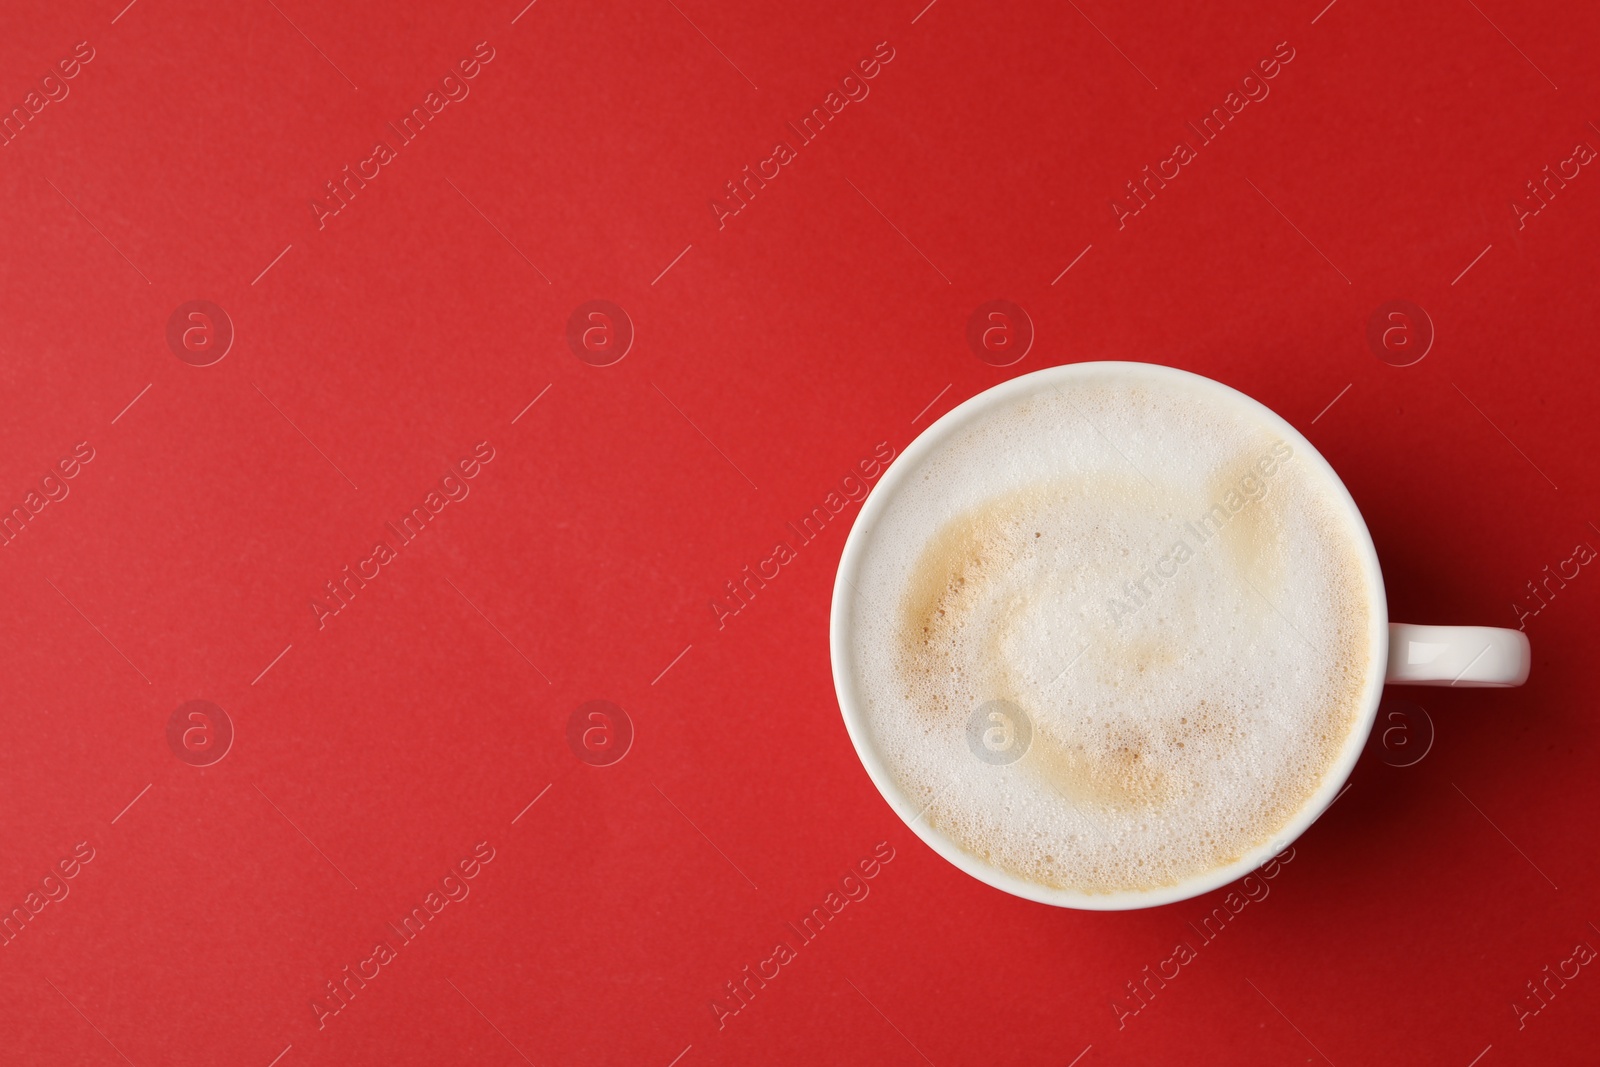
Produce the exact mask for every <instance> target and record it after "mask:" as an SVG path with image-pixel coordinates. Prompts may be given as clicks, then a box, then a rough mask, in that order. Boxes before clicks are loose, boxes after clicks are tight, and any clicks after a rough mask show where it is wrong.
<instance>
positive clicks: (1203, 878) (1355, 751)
mask: <svg viewBox="0 0 1600 1067" xmlns="http://www.w3.org/2000/svg"><path fill="white" fill-rule="evenodd" d="M1107 371H1122V372H1124V373H1129V374H1138V375H1146V376H1149V377H1151V378H1158V379H1163V380H1166V381H1178V382H1183V383H1186V384H1187V385H1188V386H1190V387H1192V388H1194V389H1196V390H1197V391H1199V392H1200V393H1202V394H1209V395H1211V396H1216V397H1221V398H1223V399H1225V400H1228V401H1230V402H1233V403H1243V404H1244V405H1246V407H1247V409H1249V410H1252V411H1253V412H1254V413H1255V414H1256V415H1257V416H1259V418H1260V419H1261V421H1262V422H1263V424H1265V425H1267V426H1269V427H1271V428H1273V429H1275V430H1276V431H1277V432H1278V433H1279V435H1280V436H1281V437H1282V438H1283V439H1284V440H1285V441H1287V442H1288V443H1289V444H1290V445H1291V446H1292V447H1294V448H1295V449H1302V450H1304V451H1303V452H1302V455H1303V456H1304V457H1305V458H1306V459H1307V460H1308V461H1309V462H1311V463H1312V464H1313V465H1314V466H1316V467H1317V468H1318V470H1319V471H1320V472H1321V473H1322V474H1323V475H1324V476H1325V477H1326V478H1327V484H1328V486H1329V489H1330V492H1331V493H1332V496H1333V498H1334V499H1335V500H1337V501H1338V502H1340V503H1341V504H1343V505H1344V508H1345V509H1346V512H1347V514H1348V518H1349V520H1350V521H1351V523H1352V525H1353V528H1354V529H1355V530H1356V531H1357V533H1358V534H1359V536H1358V538H1357V541H1358V544H1357V546H1356V547H1357V552H1358V554H1359V555H1360V557H1361V564H1362V568H1363V570H1364V571H1365V577H1366V580H1367V583H1368V584H1367V588H1368V590H1369V596H1370V603H1369V604H1368V611H1369V627H1370V633H1369V645H1368V660H1367V662H1368V668H1367V678H1366V681H1365V684H1364V685H1363V687H1362V699H1361V705H1360V706H1361V711H1360V714H1359V715H1358V717H1357V720H1356V722H1355V723H1354V724H1352V726H1351V728H1350V732H1349V734H1348V735H1347V736H1346V738H1345V742H1344V745H1343V747H1342V748H1341V749H1340V751H1339V753H1338V755H1337V756H1336V757H1335V758H1334V759H1333V760H1332V761H1331V762H1330V763H1329V764H1328V769H1327V771H1326V772H1325V774H1324V776H1323V780H1322V783H1321V784H1320V785H1319V786H1318V787H1317V788H1316V790H1314V791H1313V792H1312V794H1311V795H1310V796H1309V797H1308V798H1307V799H1306V800H1305V802H1304V803H1303V804H1302V805H1301V806H1300V808H1299V809H1298V810H1297V811H1296V812H1295V814H1294V815H1293V816H1292V817H1291V818H1290V819H1289V820H1288V821H1287V822H1286V823H1285V824H1284V825H1283V826H1282V828H1281V829H1280V830H1279V831H1278V833H1277V834H1275V835H1274V836H1273V837H1272V838H1271V839H1270V840H1269V841H1266V842H1263V843H1262V844H1260V845H1257V846H1256V847H1255V848H1252V849H1250V850H1248V851H1247V852H1245V853H1244V854H1243V855H1242V856H1240V857H1239V858H1238V859H1237V860H1235V861H1233V862H1232V863H1229V864H1225V865H1224V866H1221V867H1215V868H1212V869H1210V870H1208V871H1205V872H1202V873H1201V874H1199V875H1196V876H1195V877H1193V878H1190V879H1186V880H1185V881H1182V882H1179V883H1177V884H1175V885H1171V886H1160V887H1157V888H1154V889H1131V890H1117V891H1115V892H1110V893H1086V892H1083V891H1082V890H1077V889H1061V888H1057V887H1054V886H1047V885H1041V884H1039V883H1037V882H1031V881H1029V880H1027V879H1025V878H1022V877H1020V876H1018V875H1015V874H1012V873H1011V872H1009V871H1006V870H1002V869H1001V868H999V867H997V866H994V865H993V864H991V863H989V862H987V861H985V860H982V859H980V858H979V857H977V856H974V855H972V854H971V853H969V852H967V851H966V850H965V849H963V848H962V847H961V846H960V845H958V844H957V843H956V842H955V841H954V839H952V838H950V837H948V836H946V835H945V834H943V833H942V832H940V831H937V830H935V829H933V828H932V827H930V826H928V825H927V824H926V823H924V822H922V821H921V814H922V812H921V811H920V810H919V809H918V808H917V806H916V805H915V804H913V803H911V801H910V799H909V798H908V797H907V796H906V795H905V793H904V791H903V790H902V789H901V788H900V786H899V784H898V783H897V782H896V781H895V780H894V777H893V775H891V774H890V773H889V769H888V767H887V765H886V764H885V763H884V760H883V758H882V756H881V755H879V753H878V751H877V748H876V746H875V745H874V744H873V740H872V734H871V729H870V727H869V726H868V725H867V723H866V720H865V716H864V714H863V712H862V710H861V705H860V701H859V700H858V699H857V697H856V692H855V690H856V680H855V675H854V672H853V670H852V669H851V667H852V663H853V659H852V655H851V649H850V628H851V622H852V620H851V615H852V608H853V601H852V599H851V595H852V594H853V592H854V585H853V583H854V580H855V578H856V576H857V574H858V572H859V571H860V569H861V561H862V559H863V557H864V556H865V554H866V550H867V542H868V539H869V538H870V536H871V534H872V531H873V530H874V528H875V527H876V526H877V524H878V521H879V519H880V518H881V516H882V514H883V512H884V510H885V509H886V508H887V507H888V506H889V503H890V501H891V500H892V498H893V497H894V495H895V492H896V491H897V489H898V488H899V487H900V485H901V484H902V483H903V482H904V481H905V479H906V477H908V472H911V471H913V470H914V469H915V468H916V467H917V466H918V465H919V464H920V463H921V461H922V460H923V459H924V458H926V457H927V456H928V455H929V454H931V453H932V452H934V451H935V450H936V449H937V448H939V447H940V446H942V445H943V444H944V443H945V442H946V441H947V440H948V439H949V438H950V437H951V436H952V435H953V434H954V433H955V432H956V431H958V430H960V429H962V428H963V427H965V426H967V425H968V424H970V423H971V422H973V421H974V420H975V419H976V418H977V417H979V416H980V415H982V414H984V413H986V412H988V411H989V410H990V409H992V408H994V407H997V406H1000V405H1003V404H1006V403H1009V402H1011V401H1013V400H1015V399H1017V398H1018V397H1021V396H1024V395H1027V394H1029V393H1032V392H1034V391H1037V390H1040V389H1045V388H1055V387H1059V386H1062V385H1066V384H1070V383H1072V382H1074V381H1075V380H1078V379H1083V378H1088V377H1090V376H1093V375H1095V374H1099V373H1104V372H1107ZM828 629H829V658H830V661H831V665H832V669H833V681H834V691H835V694H836V696H837V698H838V701H839V711H840V714H841V715H842V716H843V718H844V724H845V730H846V731H847V732H848V733H849V735H850V741H851V744H852V745H854V746H855V750H856V755H857V757H858V758H859V759H860V760H861V764H862V766H863V767H865V768H866V771H867V775H868V777H870V778H871V780H872V783H873V785H874V786H875V787H876V788H877V790H878V792H879V794H881V795H882V796H883V798H884V800H885V801H887V802H888V804H889V806H890V807H891V808H892V809H893V810H894V813H895V814H896V815H897V816H899V818H900V820H901V822H903V823H905V825H906V826H907V827H908V828H909V829H910V830H911V831H912V832H913V833H915V834H916V835H917V836H918V837H919V838H921V839H922V841H923V843H924V844H926V845H927V846H928V847H929V848H931V849H933V850H934V851H935V852H937V853H938V854H939V855H940V856H942V857H944V859H946V860H947V861H949V862H950V863H952V864H954V865H955V866H956V867H957V868H959V869H961V870H962V871H965V872H966V873H967V874H969V875H971V876H972V877H974V878H976V879H978V880H979V881H981V882H984V883H986V884H988V885H990V886H992V887H994V888H995V889H999V890H1001V891H1003V892H1006V893H1009V894H1011V895H1012V896H1017V897H1022V898H1023V899H1025V900H1032V901H1036V902H1038V903H1041V904H1051V905H1055V906H1057V907H1067V908H1076V909H1082V910H1088V911H1126V910H1131V909H1136V908H1149V907H1158V906H1160V905H1163V904H1172V903H1176V902H1177V901H1181V900H1189V899H1191V898H1193V897H1197V896H1202V895H1204V894H1206V893H1209V892H1211V891H1212V890H1214V889H1219V888H1221V887H1222V886H1225V885H1228V884H1229V883H1231V882H1233V881H1236V880H1237V879H1239V878H1242V877H1243V876H1245V875H1247V874H1249V873H1250V872H1251V871H1253V870H1255V869H1256V868H1258V867H1260V866H1261V865H1262V864H1264V863H1266V862H1267V861H1268V860H1270V859H1272V858H1273V857H1274V856H1276V855H1278V854H1279V853H1281V852H1282V851H1283V850H1284V849H1286V848H1288V847H1289V846H1290V845H1291V844H1293V843H1294V841H1295V840H1296V839H1298V838H1299V837H1300V835H1301V834H1303V833H1304V832H1305V831H1306V830H1307V829H1308V828H1309V827H1310V826H1311V824H1312V823H1313V822H1315V821H1316V820H1317V818H1318V817H1319V816H1321V814H1322V813H1323V812H1324V811H1326V810H1327V809H1328V807H1329V806H1330V805H1331V804H1332V803H1333V802H1334V800H1336V799H1337V798H1338V796H1339V793H1340V790H1341V786H1342V785H1343V784H1344V782H1345V781H1346V780H1347V779H1348V778H1349V776H1350V772H1351V771H1352V770H1353V769H1354V767H1355V764H1356V761H1357V760H1358V759H1359V758H1360V756H1361V752H1362V750H1363V749H1364V748H1365V746H1366V742H1367V738H1368V737H1369V736H1370V734H1371V732H1372V726H1373V723H1374V721H1375V720H1376V718H1377V712H1378V705H1379V701H1380V699H1381V697H1382V693H1383V681H1384V674H1385V671H1386V668H1387V663H1388V653H1389V626H1388V602H1387V599H1386V596H1385V593H1384V586H1383V574H1382V571H1381V570H1380V567H1379V564H1378V554H1377V549H1376V547H1375V546H1374V545H1373V541H1372V534H1371V532H1370V531H1369V530H1368V529H1367V524H1366V521H1365V520H1364V519H1363V518H1362V516H1361V511H1360V509H1359V508H1357V507H1356V503H1355V500H1354V499H1353V498H1352V497H1351V496H1350V491H1349V490H1348V489H1347V488H1346V487H1345V484H1344V482H1343V481H1342V480H1341V479H1340V478H1339V475H1338V474H1337V472H1335V471H1334V469H1333V467H1332V466H1331V465H1330V464H1329V463H1328V461H1327V460H1326V459H1325V458H1324V457H1323V455H1322V453H1321V452H1319V451H1318V450H1317V449H1316V447H1315V446H1314V445H1312V443H1311V442H1310V441H1308V440H1307V439H1306V438H1305V436H1304V435H1303V434H1301V433H1300V432H1299V431H1298V430H1296V429H1295V428H1294V427H1293V426H1291V425H1290V424H1289V422H1288V420H1286V419H1284V418H1283V417H1282V416H1281V415H1279V414H1278V413H1277V412H1275V411H1273V410H1272V409H1271V408H1269V407H1267V406H1266V405H1265V404H1263V403H1261V402H1260V401H1259V400H1256V399H1255V398H1254V397H1251V396H1249V395H1248V394H1246V393H1243V392H1240V391H1239V390H1237V389H1234V388H1233V387H1232V386H1229V385H1224V384H1223V383H1221V382H1219V381H1216V380H1215V379H1212V378H1207V377H1205V376H1204V375H1201V374H1195V373H1193V372H1192V371H1186V370H1180V369H1178V368H1176V367H1169V366H1166V365H1165V364H1159V363H1142V362H1136V361H1127V360H1094V361H1086V362H1081V363H1065V364H1061V365H1058V366H1054V367H1046V368H1044V369H1042V370H1037V371H1032V372H1030V373H1028V374H1023V375H1019V376H1017V377H1015V378H1011V379H1008V380H1007V381H1004V382H1001V383H1000V384H998V385H994V386H991V387H990V388H988V389H985V390H983V391H982V392H980V393H977V394H975V395H974V396H972V397H969V398H968V399H967V400H965V401H963V402H962V403H961V404H959V405H957V406H956V407H955V408H953V409H951V410H950V411H948V412H946V413H945V414H944V415H943V416H942V417H940V418H939V419H937V420H936V421H935V422H933V424H932V425H930V426H928V427H927V428H926V429H924V430H923V431H922V432H921V433H920V434H918V435H917V437H916V438H915V439H914V440H913V441H912V442H911V443H910V444H909V445H907V446H906V448H905V450H904V451H902V452H901V453H900V455H898V456H897V457H895V459H894V460H893V462H892V463H891V464H890V466H889V468H888V469H887V470H886V471H885V472H884V473H883V475H882V476H881V477H880V478H879V479H878V482H877V484H876V485H874V486H873V488H872V491H871V493H870V494H868V496H867V498H866V500H865V501H864V502H863V503H862V505H861V510H860V511H859V512H858V513H857V515H856V518H855V522H854V523H852V524H851V527H850V534H849V537H848V538H846V540H845V546H844V550H843V552H842V554H841V555H840V557H839V569H838V572H837V574H836V575H835V578H834V585H833V601H832V605H831V607H830V611H829V627H828Z"/></svg>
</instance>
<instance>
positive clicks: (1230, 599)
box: [847, 364, 1382, 894]
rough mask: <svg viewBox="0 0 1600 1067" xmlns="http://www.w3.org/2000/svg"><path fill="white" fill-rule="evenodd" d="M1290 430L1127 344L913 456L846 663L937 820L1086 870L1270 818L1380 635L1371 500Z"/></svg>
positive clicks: (1117, 880) (867, 574) (1259, 840)
mask: <svg viewBox="0 0 1600 1067" xmlns="http://www.w3.org/2000/svg"><path fill="white" fill-rule="evenodd" d="M1283 433H1284V427H1283V426H1282V424H1281V422H1279V421H1278V420H1277V419H1276V417H1275V416H1272V415H1271V413H1270V412H1266V411H1265V409H1263V408H1261V407H1260V406H1259V405H1256V404H1255V403H1254V402H1253V401H1250V400H1248V399H1247V398H1245V397H1243V396H1241V395H1239V394H1237V393H1234V392H1232V391H1231V390H1227V389H1225V388H1223V387H1220V386H1216V385H1215V383H1210V382H1205V381H1204V380H1203V379H1198V378H1195V379H1189V378H1187V377H1184V376H1178V375H1172V374H1169V375H1151V374H1145V373H1141V372H1140V371H1139V370H1138V368H1137V365H1130V364H1112V365H1105V366H1103V367H1098V368H1096V369H1094V370H1092V371H1089V372H1086V373H1085V374H1083V375H1081V376H1079V377H1078V378H1077V379H1075V380H1073V381H1071V382H1070V383H1067V384H1063V385H1060V386H1052V385H1048V384H1043V385H1040V386H1039V387H1038V388H1036V389H1033V390H1031V391H1027V392H1024V393H1022V394H1020V395H1017V396H1013V397H1012V398H1011V399H1009V400H1008V401H1007V402H1005V403H1003V404H999V405H993V406H990V407H987V408H985V409H982V410H980V411H979V412H978V413H977V414H976V415H975V416H973V417H970V418H967V419H965V420H964V421H961V422H960V423H959V424H958V425H956V426H955V427H954V428H953V429H950V430H949V431H948V432H946V433H945V434H944V436H943V437H942V438H941V439H940V440H939V441H938V443H937V446H936V447H934V448H933V449H932V450H924V451H922V452H921V453H920V454H918V455H915V456H910V455H908V456H907V457H906V458H903V459H902V460H901V462H902V463H913V466H912V468H911V469H909V470H905V471H901V472H899V473H900V475H901V476H900V477H899V478H898V479H896V480H894V482H893V484H892V485H891V484H889V483H888V480H886V482H885V484H884V485H883V486H882V487H880V491H888V492H889V493H890V494H891V495H890V496H889V497H888V498H887V499H886V500H885V501H883V502H882V506H881V508H880V510H879V513H878V516H877V521H876V522H875V523H874V524H873V526H872V527H871V528H870V529H869V530H867V531H866V532H865V536H866V537H867V539H868V540H867V542H866V544H864V545H863V552H862V556H861V559H862V562H861V565H860V567H859V569H858V571H857V572H856V575H855V580H854V582H853V583H851V585H850V589H849V592H848V593H847V596H848V597H849V603H848V627H849V631H850V643H851V647H852V649H853V666H852V671H853V674H854V677H853V678H852V679H851V684H852V685H853V688H854V691H855V693H856V695H857V697H858V699H859V701H860V705H861V707H862V709H863V714H864V718H865V721H866V723H867V729H868V730H869V732H870V735H871V738H870V740H871V744H872V746H873V748H874V749H875V750H876V751H877V752H878V754H879V755H880V757H881V758H882V761H883V763H884V765H885V767H886V769H887V771H888V772H889V774H890V775H891V776H892V777H893V778H894V780H895V781H896V783H897V784H898V786H899V788H900V790H901V792H902V793H903V795H904V796H905V798H906V799H907V800H908V801H909V803H910V804H911V805H912V807H913V808H914V809H917V810H919V811H920V813H921V814H920V816H919V817H920V818H921V819H923V820H925V821H926V822H927V824H928V825H929V826H930V827H932V828H933V829H935V830H936V831H938V832H939V833H940V834H942V835H944V836H945V837H947V838H948V839H949V840H951V841H952V842H954V843H955V844H956V845H958V846H959V847H960V848H961V849H963V850H965V851H966V852H967V853H969V854H971V855H973V856H975V857H977V858H979V859H981V860H983V861H985V862H986V863H989V864H991V865H993V866H995V867H998V868H1000V869H1002V870H1005V871H1008V872H1010V873H1011V874H1013V875H1015V876H1017V877H1020V878H1022V879H1025V880H1027V881H1030V882H1033V883H1037V884H1039V885H1043V886H1050V887H1055V888H1059V889H1067V890H1073V891H1077V892H1081V893H1085V894H1105V893H1116V892H1126V891H1137V890H1146V889H1157V888H1160V887H1168V886H1174V885H1178V884H1179V883H1182V882H1185V881H1187V880H1190V879H1193V878H1196V877H1198V876H1201V875H1204V874H1205V873H1206V872H1209V871H1212V870H1216V869H1218V868H1221V867H1225V866H1227V865H1229V864H1232V863H1234V862H1236V861H1238V860H1240V859H1241V858H1242V857H1243V856H1245V855H1246V854H1247V853H1250V852H1252V850H1256V849H1259V848H1261V847H1263V846H1266V845H1269V844H1271V843H1272V842H1273V841H1274V840H1275V839H1276V836H1277V835H1278V833H1279V831H1280V830H1282V829H1283V828H1284V827H1285V826H1286V825H1287V824H1288V823H1290V822H1291V821H1292V820H1293V819H1294V818H1295V816H1296V815H1297V814H1298V813H1299V812H1300V811H1301V810H1302V808H1303V807H1304V806H1305V805H1306V804H1307V803H1308V802H1309V801H1310V800H1311V798H1312V796H1313V794H1315V793H1316V792H1317V791H1318V790H1319V788H1320V787H1322V786H1323V785H1324V784H1325V778H1326V777H1327V775H1328V773H1329V771H1330V770H1331V769H1332V768H1333V767H1334V765H1335V764H1336V763H1337V762H1338V761H1339V758H1340V755H1341V753H1342V752H1343V751H1344V748H1345V746H1346V742H1347V741H1348V739H1349V737H1350V734H1351V731H1352V730H1353V729H1354V727H1355V726H1356V725H1357V723H1358V722H1359V721H1360V719H1361V716H1362V713H1363V701H1364V699H1365V696H1366V694H1367V692H1368V691H1369V687H1370V685H1371V684H1372V677H1373V671H1374V669H1375V668H1377V669H1381V664H1375V663H1374V659H1375V658H1376V657H1377V656H1379V655H1381V653H1377V652H1375V651H1374V649H1375V648H1381V647H1382V646H1381V643H1380V642H1379V640H1378V639H1376V638H1375V632H1376V631H1378V630H1380V629H1382V623H1381V620H1380V619H1377V618H1375V616H1374V612H1373V610H1372V607H1371V605H1372V604H1373V602H1374V598H1375V596H1376V595H1378V593H1377V590H1375V589H1374V588H1373V585H1372V579H1371V578H1370V577H1369V575H1368V571H1367V569H1366V567H1365V566H1364V562H1363V561H1364V557H1363V554H1362V553H1363V551H1364V545H1365V537H1366V534H1365V531H1364V530H1363V529H1361V528H1360V526H1359V518H1358V517H1356V516H1355V514H1354V512H1353V510H1352V509H1351V508H1350V507H1349V506H1348V505H1347V504H1346V503H1345V501H1346V500H1347V498H1346V497H1345V496H1344V491H1343V488H1342V486H1340V485H1339V483H1338V482H1337V480H1336V479H1335V478H1334V477H1333V475H1332V473H1331V472H1330V471H1328V469H1327V468H1326V465H1325V464H1323V463H1322V462H1321V461H1320V458H1318V457H1315V456H1314V455H1311V454H1304V455H1302V453H1303V452H1304V451H1305V450H1304V448H1303V446H1302V447H1301V448H1299V449H1297V448H1296V447H1295V445H1293V444H1291V443H1290V442H1289V441H1287V440H1285V439H1284V436H1283ZM1291 436H1292V435H1291ZM1297 440H1298V438H1297Z"/></svg>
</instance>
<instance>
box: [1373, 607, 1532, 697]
mask: <svg viewBox="0 0 1600 1067" xmlns="http://www.w3.org/2000/svg"><path fill="white" fill-rule="evenodd" d="M1532 662H1533V655H1532V653H1531V652H1530V651H1529V648H1528V635H1527V634H1525V633H1523V632H1522V631H1521V630H1506V629H1502V628H1501V627H1498V626H1417V625H1414V624H1412V623H1406V622H1391V623H1390V624H1389V667H1388V670H1387V671H1386V672H1385V675H1384V681H1385V682H1386V683H1388V684H1390V685H1446V686H1455V687H1457V688H1461V689H1466V688H1469V687H1475V688H1480V689H1483V688H1488V689H1504V688H1509V687H1510V686H1514V685H1521V684H1522V683H1523V682H1526V681H1527V680H1528V669H1529V667H1530V666H1531V665H1532Z"/></svg>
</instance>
